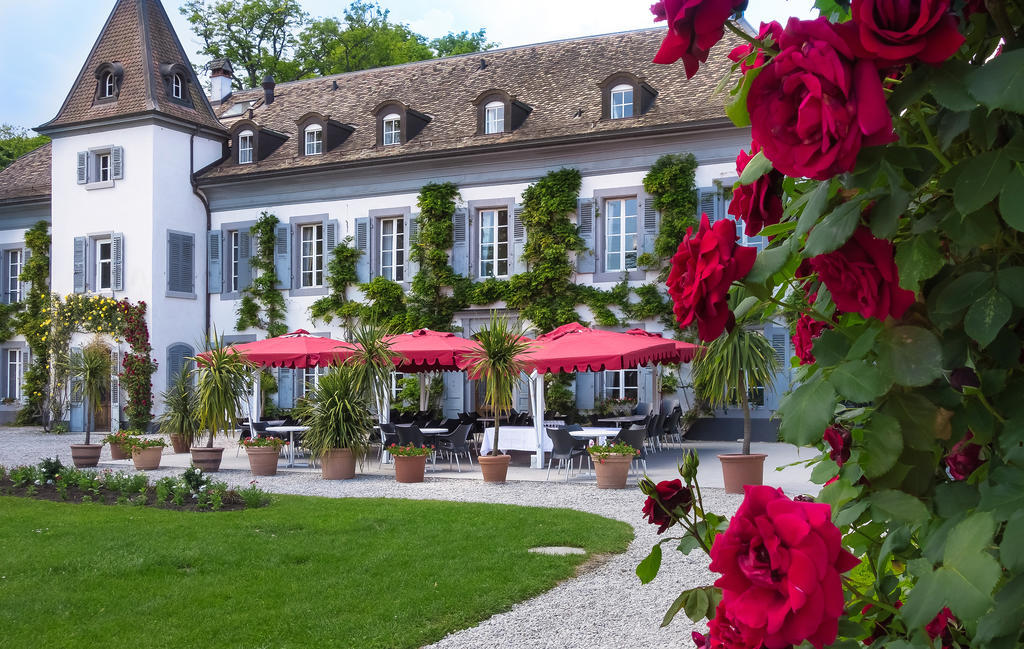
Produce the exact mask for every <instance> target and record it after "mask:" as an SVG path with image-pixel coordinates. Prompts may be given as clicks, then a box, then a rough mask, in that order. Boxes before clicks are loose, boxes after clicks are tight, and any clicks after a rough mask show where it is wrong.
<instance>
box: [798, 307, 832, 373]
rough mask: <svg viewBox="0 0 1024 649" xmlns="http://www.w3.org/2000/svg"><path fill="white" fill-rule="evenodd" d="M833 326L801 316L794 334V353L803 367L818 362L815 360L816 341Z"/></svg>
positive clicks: (807, 316)
mask: <svg viewBox="0 0 1024 649" xmlns="http://www.w3.org/2000/svg"><path fill="white" fill-rule="evenodd" d="M831 328H832V325H830V324H828V323H827V322H822V321H820V320H815V319H814V318H812V317H811V316H809V315H806V314H804V315H801V316H800V317H799V318H798V319H797V321H796V329H795V331H794V333H793V352H794V354H795V355H796V357H797V358H799V359H800V364H801V365H811V364H813V363H815V362H816V360H817V359H815V358H814V353H813V352H812V350H813V349H814V341H815V340H817V339H818V336H820V335H821V332H822V331H824V330H825V329H831Z"/></svg>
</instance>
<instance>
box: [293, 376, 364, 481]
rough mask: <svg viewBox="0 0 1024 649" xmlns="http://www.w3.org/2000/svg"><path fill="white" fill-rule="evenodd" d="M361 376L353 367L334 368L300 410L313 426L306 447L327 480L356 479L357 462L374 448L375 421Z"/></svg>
mask: <svg viewBox="0 0 1024 649" xmlns="http://www.w3.org/2000/svg"><path fill="white" fill-rule="evenodd" d="M359 376H360V370H359V368H357V367H356V365H355V364H353V363H348V362H346V363H344V364H342V365H340V366H337V367H332V368H331V369H330V370H329V371H328V372H327V374H324V375H323V376H321V377H320V380H319V381H318V382H317V385H316V387H315V388H313V389H312V390H310V391H309V393H307V395H306V398H305V399H303V400H302V402H300V403H299V404H298V405H297V406H296V411H297V413H298V416H299V418H300V419H301V420H302V422H303V423H304V424H306V425H307V426H309V430H307V431H306V433H305V437H304V438H303V445H304V446H305V447H306V448H307V449H309V452H310V454H312V455H313V457H316V458H320V462H321V464H320V470H321V474H322V475H323V477H324V479H325V480H347V479H349V478H354V477H355V475H356V458H359V459H360V461H362V458H363V455H365V453H366V450H367V449H368V448H369V446H370V441H369V440H370V431H371V430H373V417H372V415H371V414H370V408H369V406H368V405H367V403H368V401H367V399H366V392H365V390H364V389H363V387H362V384H361V383H360V380H359Z"/></svg>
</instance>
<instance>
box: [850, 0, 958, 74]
mask: <svg viewBox="0 0 1024 649" xmlns="http://www.w3.org/2000/svg"><path fill="white" fill-rule="evenodd" d="M949 5H950V2H949V0H853V4H852V5H851V7H850V12H851V14H852V17H853V22H854V23H855V24H856V25H857V35H858V37H859V38H860V44H861V46H862V47H863V49H864V54H866V55H867V56H870V57H875V58H878V59H879V61H878V65H879V67H890V66H892V65H894V64H903V63H909V62H911V61H914V60H917V61H923V62H924V63H931V64H933V65H937V64H939V63H942V62H943V61H945V60H946V59H948V58H949V57H951V56H953V54H955V53H956V51H957V50H958V49H960V46H961V45H963V43H964V37H963V35H962V34H961V33H960V30H959V29H958V28H957V19H956V16H954V15H953V14H952V13H951V12H950V6H949Z"/></svg>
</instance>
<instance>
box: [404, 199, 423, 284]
mask: <svg viewBox="0 0 1024 649" xmlns="http://www.w3.org/2000/svg"><path fill="white" fill-rule="evenodd" d="M419 219H420V214H419V212H416V213H414V214H412V215H410V216H409V217H408V218H406V219H405V281H406V282H411V281H412V278H413V277H415V276H416V273H418V272H420V265H419V264H417V263H416V262H414V261H413V260H412V251H413V246H415V245H416V242H418V241H419V238H420V220H419Z"/></svg>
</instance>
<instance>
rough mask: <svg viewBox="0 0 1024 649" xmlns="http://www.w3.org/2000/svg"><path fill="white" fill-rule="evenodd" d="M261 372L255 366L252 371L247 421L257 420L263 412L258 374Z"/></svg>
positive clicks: (260, 369) (261, 371)
mask: <svg viewBox="0 0 1024 649" xmlns="http://www.w3.org/2000/svg"><path fill="white" fill-rule="evenodd" d="M262 373H263V369H262V368H260V367H257V368H256V369H254V370H253V371H252V394H251V395H250V398H249V421H259V420H260V417H261V415H262V414H263V413H262V412H261V411H262V406H263V403H262V402H263V399H261V398H260V397H261V396H262V395H261V394H260V378H261V377H260V375H261V374H262Z"/></svg>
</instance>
